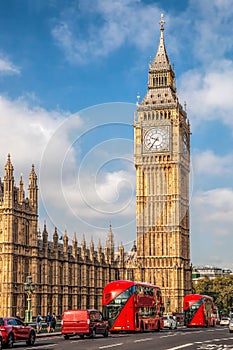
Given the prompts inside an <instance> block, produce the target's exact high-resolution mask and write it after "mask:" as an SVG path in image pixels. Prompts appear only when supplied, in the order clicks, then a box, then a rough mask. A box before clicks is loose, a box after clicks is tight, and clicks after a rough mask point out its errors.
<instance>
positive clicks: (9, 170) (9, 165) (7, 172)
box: [4, 154, 14, 180]
mask: <svg viewBox="0 0 233 350" xmlns="http://www.w3.org/2000/svg"><path fill="white" fill-rule="evenodd" d="M13 171H14V167H13V165H12V163H11V156H10V154H8V158H7V162H6V165H5V177H4V180H9V179H12V178H13Z"/></svg>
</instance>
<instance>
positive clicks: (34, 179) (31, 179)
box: [29, 164, 37, 188]
mask: <svg viewBox="0 0 233 350" xmlns="http://www.w3.org/2000/svg"><path fill="white" fill-rule="evenodd" d="M30 187H37V176H36V173H35V166H34V164H32V170H31V173H30V175H29V188H30Z"/></svg>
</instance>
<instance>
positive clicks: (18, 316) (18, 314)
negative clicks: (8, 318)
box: [16, 312, 22, 320]
mask: <svg viewBox="0 0 233 350" xmlns="http://www.w3.org/2000/svg"><path fill="white" fill-rule="evenodd" d="M16 317H17V318H18V319H19V320H22V318H21V317H20V313H19V312H17V314H16Z"/></svg>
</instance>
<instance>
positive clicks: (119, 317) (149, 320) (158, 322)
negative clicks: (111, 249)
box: [102, 280, 164, 333]
mask: <svg viewBox="0 0 233 350" xmlns="http://www.w3.org/2000/svg"><path fill="white" fill-rule="evenodd" d="M102 304H103V316H104V319H105V320H108V324H109V330H110V332H111V333H117V332H120V331H141V332H143V331H145V330H157V331H159V330H160V329H161V328H163V317H162V313H163V309H164V307H163V302H162V295H161V290H160V288H159V287H157V286H154V285H152V284H147V283H143V282H132V281H125V280H119V281H114V282H110V283H108V284H107V285H106V286H105V287H104V290H103V296H102Z"/></svg>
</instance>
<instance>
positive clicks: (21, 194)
mask: <svg viewBox="0 0 233 350" xmlns="http://www.w3.org/2000/svg"><path fill="white" fill-rule="evenodd" d="M23 201H24V184H23V178H22V175H20V181H19V203H23Z"/></svg>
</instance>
